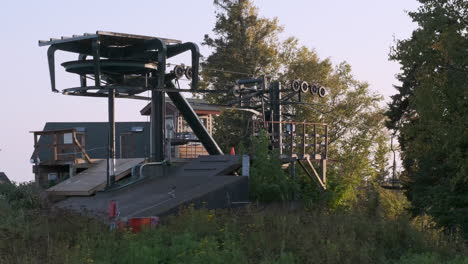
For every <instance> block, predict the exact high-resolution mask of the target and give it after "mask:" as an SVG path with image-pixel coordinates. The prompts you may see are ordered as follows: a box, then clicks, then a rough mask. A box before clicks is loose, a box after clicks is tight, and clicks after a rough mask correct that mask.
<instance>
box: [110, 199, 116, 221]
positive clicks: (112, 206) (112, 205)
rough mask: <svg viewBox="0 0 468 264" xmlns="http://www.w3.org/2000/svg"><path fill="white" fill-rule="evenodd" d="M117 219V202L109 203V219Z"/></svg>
mask: <svg viewBox="0 0 468 264" xmlns="http://www.w3.org/2000/svg"><path fill="white" fill-rule="evenodd" d="M115 217H117V202H116V201H111V202H110V204H109V218H115Z"/></svg>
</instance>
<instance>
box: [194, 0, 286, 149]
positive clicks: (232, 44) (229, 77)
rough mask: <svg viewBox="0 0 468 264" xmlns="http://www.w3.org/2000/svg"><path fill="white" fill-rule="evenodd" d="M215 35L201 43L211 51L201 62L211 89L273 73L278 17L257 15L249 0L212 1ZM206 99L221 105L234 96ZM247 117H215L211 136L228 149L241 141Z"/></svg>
mask: <svg viewBox="0 0 468 264" xmlns="http://www.w3.org/2000/svg"><path fill="white" fill-rule="evenodd" d="M214 4H215V6H216V7H217V12H216V18H217V20H216V24H215V27H214V29H213V33H214V34H215V36H216V37H215V38H212V37H210V36H209V35H205V39H204V42H203V45H205V46H208V47H210V48H211V49H212V50H213V53H212V54H211V55H210V56H208V57H207V58H206V60H205V62H204V63H203V65H202V66H203V68H202V69H203V71H202V78H203V80H204V85H205V86H206V87H210V88H212V89H226V86H229V85H232V84H234V82H235V81H236V80H237V79H245V78H249V77H254V76H259V75H262V74H268V75H273V74H275V73H276V72H277V70H278V67H279V63H278V45H279V44H278V33H280V32H281V31H282V27H280V26H279V25H278V20H277V19H276V18H274V19H267V18H261V17H259V16H258V10H257V8H255V7H254V6H253V5H252V3H251V2H250V1H238V0H215V1H214ZM206 99H207V100H208V101H210V102H212V103H216V104H225V103H226V102H229V101H231V100H233V99H234V96H233V95H232V94H211V95H208V96H207V97H206ZM249 119H250V118H249V116H248V114H246V113H232V112H225V113H223V114H221V116H219V117H218V118H216V119H215V123H216V124H217V125H216V127H217V130H216V131H215V132H214V137H215V139H217V141H218V142H220V143H221V146H222V147H223V148H224V149H225V150H228V149H229V148H230V147H232V146H239V144H240V143H245V142H246V140H247V139H248V137H249V136H250V135H249V133H246V127H248V120H249Z"/></svg>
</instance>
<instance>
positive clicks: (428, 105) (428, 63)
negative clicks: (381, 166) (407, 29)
mask: <svg viewBox="0 0 468 264" xmlns="http://www.w3.org/2000/svg"><path fill="white" fill-rule="evenodd" d="M419 2H421V4H422V5H421V7H420V8H419V9H418V10H417V11H416V12H410V13H409V15H410V17H411V18H412V19H413V21H414V22H416V23H417V24H418V28H417V29H416V30H414V31H413V34H412V36H411V38H409V39H406V40H400V41H398V42H397V43H396V45H395V46H394V48H393V50H392V52H391V54H390V58H391V59H392V60H394V61H398V62H399V63H400V64H401V73H400V74H399V75H398V79H399V81H400V82H401V83H402V85H401V86H397V87H396V89H397V92H398V93H397V94H396V95H394V96H392V102H391V103H390V105H389V111H388V112H387V116H388V118H389V121H388V123H387V127H389V128H391V129H394V130H396V131H397V132H398V133H399V143H400V146H401V150H402V158H403V166H404V172H403V175H404V176H405V177H404V179H405V184H406V185H407V187H408V188H409V189H408V191H407V196H408V198H409V199H410V200H411V202H412V206H413V211H414V213H416V214H419V213H428V214H430V215H432V216H433V217H434V218H435V219H436V220H437V221H438V223H439V224H440V225H441V226H445V227H447V228H461V229H463V230H464V232H465V235H468V196H467V195H466V194H467V192H468V169H467V168H468V150H467V149H468V148H467V146H468V118H467V116H468V50H467V47H468V36H467V30H468V2H467V1H464V0H419Z"/></svg>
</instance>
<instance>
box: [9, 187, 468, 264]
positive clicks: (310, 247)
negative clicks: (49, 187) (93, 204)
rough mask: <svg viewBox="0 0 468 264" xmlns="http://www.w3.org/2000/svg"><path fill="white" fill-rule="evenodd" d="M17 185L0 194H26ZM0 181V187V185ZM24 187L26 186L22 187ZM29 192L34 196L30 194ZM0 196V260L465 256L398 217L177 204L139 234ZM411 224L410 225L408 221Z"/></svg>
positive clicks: (447, 259)
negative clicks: (215, 208) (158, 222)
mask: <svg viewBox="0 0 468 264" xmlns="http://www.w3.org/2000/svg"><path fill="white" fill-rule="evenodd" d="M25 186H27V185H24V186H16V185H12V187H13V188H14V189H16V190H14V192H12V190H11V189H8V190H6V189H4V188H2V189H1V192H0V194H2V197H6V196H8V193H16V197H18V198H17V199H19V200H21V199H23V198H22V197H26V196H27V195H29V193H28V190H27V188H26V187H25ZM2 187H4V186H2ZM28 188H29V187H28ZM36 199H39V198H37V197H36ZM11 204H18V205H19V203H17V202H16V201H15V199H12V200H9V201H8V202H7V200H6V199H2V200H0V209H1V211H0V263H8V264H10V263H12V264H13V263H21V264H28V263H51V264H53V263H60V264H67V263H73V264H75V263H76V264H78V263H79V264H82V263H106V264H107V263H115V264H120V263H223V264H224V263H226V264H229V263H278V264H286V263H288V264H289V263H310V261H311V260H313V261H314V263H324V264H334V263H340V264H343V263H345V264H346V263H363V264H365V263H450V264H458V263H466V262H467V260H468V257H467V256H468V251H467V249H466V246H464V245H463V243H456V242H455V241H456V240H454V239H452V241H450V240H448V239H447V238H446V237H445V236H444V234H443V233H442V232H439V231H438V230H433V229H431V228H429V227H428V226H426V225H424V227H422V226H421V225H419V222H417V223H416V225H415V224H413V222H412V221H409V219H408V218H407V217H405V216H398V217H394V218H386V217H376V216H375V215H372V216H370V215H366V214H362V213H361V212H334V213H330V212H325V210H323V209H320V208H316V209H315V210H311V211H305V210H302V209H298V210H297V209H296V210H292V209H290V208H289V206H288V205H284V204H282V205H269V206H268V207H266V208H258V207H255V206H248V207H246V208H243V209H239V210H218V211H213V210H207V209H199V210H195V209H194V208H193V207H192V206H188V207H185V208H182V209H181V210H180V211H179V212H178V214H177V215H172V216H169V217H167V218H165V219H163V221H162V224H161V225H160V226H159V227H158V228H156V229H152V230H143V231H142V232H141V233H139V234H133V233H131V232H128V231H110V230H109V228H108V226H106V225H104V224H102V223H101V222H99V221H97V220H95V219H92V218H88V217H86V216H80V215H76V214H71V213H68V212H66V211H60V210H57V209H55V210H51V209H50V208H48V207H47V206H45V205H42V206H39V208H37V207H36V208H32V207H31V206H30V204H27V203H26V204H23V205H24V207H21V206H17V207H13V206H11ZM416 227H417V228H416Z"/></svg>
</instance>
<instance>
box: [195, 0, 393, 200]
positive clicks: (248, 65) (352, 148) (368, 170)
mask: <svg viewBox="0 0 468 264" xmlns="http://www.w3.org/2000/svg"><path fill="white" fill-rule="evenodd" d="M214 4H215V6H216V7H217V13H216V17H217V21H216V24H215V27H214V29H213V34H214V35H213V36H208V35H206V36H205V39H204V42H203V45H206V46H208V47H210V48H211V49H212V53H211V54H210V55H209V56H208V57H207V58H206V60H205V62H204V64H203V71H202V77H203V80H204V85H205V86H206V87H205V88H210V89H223V88H226V85H228V84H233V83H234V82H235V81H236V80H237V79H245V78H249V77H259V76H260V75H268V76H272V78H275V79H278V80H280V81H281V82H283V83H284V82H285V81H287V80H294V79H301V80H307V81H314V82H318V83H320V84H321V85H323V86H325V87H328V95H327V96H326V97H325V98H318V97H317V96H307V98H306V99H305V103H307V104H305V105H299V106H295V110H294V111H295V114H296V117H295V119H296V121H307V122H323V123H328V124H329V125H330V130H329V135H330V144H331V145H330V148H329V153H330V155H329V156H330V157H331V158H332V159H334V160H335V161H336V162H334V163H332V164H330V165H329V172H328V175H329V185H330V186H329V187H330V188H331V190H333V191H334V193H335V194H336V195H335V196H334V198H333V199H331V200H332V201H331V202H332V203H333V204H334V205H336V206H345V207H346V206H350V205H351V204H352V203H353V201H355V198H356V194H357V192H358V191H359V188H357V187H358V186H360V185H362V184H363V183H364V182H365V181H364V179H370V178H373V179H374V178H378V177H380V178H382V177H383V176H382V175H384V174H385V171H386V169H387V166H386V162H387V159H386V155H387V154H388V146H387V145H388V144H387V141H388V137H387V135H386V132H385V131H384V130H385V129H384V116H383V110H382V109H381V107H379V102H381V100H382V99H383V98H382V96H380V95H378V94H374V93H372V92H371V91H370V89H369V85H368V84H367V83H366V82H361V81H358V80H356V79H355V78H354V76H353V75H352V71H351V66H350V65H349V64H348V63H346V62H342V63H340V64H338V65H336V66H334V65H333V64H332V63H331V61H330V59H328V58H326V59H321V58H320V57H319V56H318V54H317V53H316V52H315V50H313V49H310V48H308V47H305V46H302V45H300V44H299V40H298V39H296V38H294V37H290V38H286V39H285V40H284V41H280V40H279V39H280V34H281V32H282V27H281V26H280V25H279V21H278V19H277V18H273V19H269V18H262V17H260V16H259V14H258V9H257V8H256V7H254V6H253V4H252V3H251V1H248V0H243V1H237V0H218V1H214ZM207 99H208V100H209V101H210V102H212V103H216V104H223V103H225V102H227V101H229V100H232V99H233V97H232V95H230V94H228V95H216V94H214V95H209V96H207ZM248 119H249V116H248V115H247V114H245V113H238V112H237V113H224V114H222V115H220V116H219V117H217V118H216V120H215V121H216V128H217V129H216V131H215V132H214V133H215V134H214V136H215V138H216V139H217V141H218V142H220V143H221V144H222V145H223V147H224V149H225V150H227V149H229V148H230V147H231V146H238V145H239V144H240V143H246V142H247V141H248V137H249V133H246V129H247V126H248Z"/></svg>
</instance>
